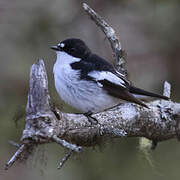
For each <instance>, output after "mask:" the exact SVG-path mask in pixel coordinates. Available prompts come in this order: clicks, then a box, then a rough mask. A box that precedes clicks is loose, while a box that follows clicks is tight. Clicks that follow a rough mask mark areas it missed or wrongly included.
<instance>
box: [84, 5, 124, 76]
mask: <svg viewBox="0 0 180 180" xmlns="http://www.w3.org/2000/svg"><path fill="white" fill-rule="evenodd" d="M83 8H84V10H85V11H86V12H87V14H88V15H89V16H90V17H91V19H92V20H93V21H94V22H95V23H96V24H97V25H98V26H99V27H100V28H101V30H102V31H103V32H104V34H105V35H106V37H107V38H108V40H109V42H110V44H111V48H112V50H113V52H114V53H113V55H114V66H115V68H116V70H117V71H118V72H120V73H122V74H123V75H126V74H127V72H126V70H125V63H126V53H125V52H124V51H123V50H122V47H121V43H120V41H119V39H118V37H117V35H116V33H115V31H114V29H113V28H112V27H111V26H110V25H109V24H108V23H107V22H106V21H105V20H104V19H103V18H102V17H101V16H100V15H99V14H97V13H96V12H95V11H94V10H93V9H91V8H90V7H89V6H88V5H87V4H86V3H83Z"/></svg>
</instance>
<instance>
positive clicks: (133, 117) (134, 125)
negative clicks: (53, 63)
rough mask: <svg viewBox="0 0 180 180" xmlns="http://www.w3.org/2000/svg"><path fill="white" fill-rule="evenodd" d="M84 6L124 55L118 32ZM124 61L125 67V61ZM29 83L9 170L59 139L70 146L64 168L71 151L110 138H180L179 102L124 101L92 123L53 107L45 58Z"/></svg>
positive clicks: (96, 115) (113, 44)
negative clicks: (31, 151) (142, 103)
mask: <svg viewBox="0 0 180 180" xmlns="http://www.w3.org/2000/svg"><path fill="white" fill-rule="evenodd" d="M83 7H84V9H85V11H87V12H88V14H89V15H90V16H92V18H93V21H95V22H96V23H97V24H98V25H99V26H100V27H101V29H102V30H103V32H104V33H105V34H106V36H107V38H108V39H109V40H110V42H111V47H112V49H113V51H114V53H115V54H116V57H121V56H120V55H119V52H120V51H121V45H120V43H119V40H118V39H117V37H116V35H115V31H114V30H113V29H112V28H111V27H110V26H109V25H108V24H107V23H106V22H105V21H104V20H103V19H102V18H100V17H99V15H97V13H95V12H94V11H93V10H92V9H91V8H90V7H89V6H87V5H86V4H83ZM108 31H110V32H108ZM116 49H118V53H117V50H116ZM116 60H117V59H116ZM121 63H122V64H123V66H124V63H125V61H124V60H123V62H121ZM122 64H121V65H122ZM120 68H122V67H121V66H120ZM122 71H123V72H124V70H123V69H122ZM29 86H30V88H29V94H28V100H27V107H26V125H25V129H24V131H23V134H22V138H21V142H22V144H21V145H20V147H19V149H18V151H17V152H16V153H15V154H14V156H13V157H12V158H11V159H10V161H9V162H8V163H7V164H6V166H5V168H6V169H8V168H9V167H10V166H11V165H12V164H13V163H14V162H15V161H16V160H18V159H21V158H24V157H28V155H29V151H28V150H29V149H33V148H34V147H35V146H37V145H38V144H42V143H50V142H56V143H58V144H60V145H61V146H63V147H65V148H67V149H68V152H67V154H66V156H65V157H64V158H63V159H62V160H61V162H60V164H59V166H58V167H59V168H61V167H62V165H63V164H64V162H65V161H67V159H68V158H69V157H70V155H71V154H72V152H74V151H75V152H81V150H82V146H94V145H96V144H99V143H100V142H101V141H105V140H106V139H108V138H119V137H146V138H148V139H151V140H153V141H154V142H157V141H163V140H167V139H170V138H176V137H178V139H179V137H180V136H179V135H180V133H179V132H180V123H179V122H180V103H176V102H172V101H164V100H156V101H152V102H149V103H148V106H149V107H150V109H147V108H143V107H140V106H138V105H136V104H132V103H124V104H121V105H120V106H118V107H115V108H112V109H110V110H107V111H104V112H100V113H97V114H94V115H93V117H95V118H96V119H97V120H98V124H97V125H91V124H90V122H89V121H88V119H87V118H86V117H85V116H84V115H81V114H70V113H63V112H61V111H59V110H58V109H57V108H52V106H51V105H50V95H49V91H48V79H47V74H46V69H45V65H44V62H43V60H39V61H38V62H37V63H36V64H33V65H32V67H31V72H30V84H29ZM164 94H165V95H166V96H170V85H169V84H168V83H167V82H166V83H165V88H164ZM27 152H28V153H27Z"/></svg>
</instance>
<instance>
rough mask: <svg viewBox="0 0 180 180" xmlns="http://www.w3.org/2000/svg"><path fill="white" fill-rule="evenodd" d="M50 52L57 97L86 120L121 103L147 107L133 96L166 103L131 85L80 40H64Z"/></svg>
mask: <svg viewBox="0 0 180 180" xmlns="http://www.w3.org/2000/svg"><path fill="white" fill-rule="evenodd" d="M51 49H53V50H55V51H56V53H57V60H56V63H55V64H54V68H53V72H54V80H55V87H56V90H57V92H58V94H59V95H60V97H61V99H62V100H64V101H65V102H66V103H67V104H69V105H70V106H72V107H74V108H76V109H77V110H79V111H81V112H82V113H84V114H85V115H86V116H87V117H91V114H92V113H96V112H100V111H103V110H105V109H108V108H111V107H114V106H116V105H118V104H120V103H122V100H125V101H129V102H132V103H136V104H139V105H141V106H143V107H146V108H147V107H148V106H147V105H146V104H144V103H143V102H142V101H141V100H139V99H138V98H136V96H135V95H144V96H151V97H157V98H162V99H165V100H168V97H166V96H161V95H158V94H155V93H151V92H147V91H145V90H142V89H139V88H137V87H134V86H132V85H131V83H130V82H129V81H128V80H127V79H126V78H125V76H124V75H123V74H121V73H119V72H117V71H116V70H115V69H114V67H113V66H112V65H111V64H110V63H108V62H107V61H106V60H105V59H103V58H101V57H100V56H98V55H96V54H93V53H92V52H91V50H90V49H89V48H88V47H87V45H86V44H85V43H84V42H83V41H82V40H80V39H66V40H64V41H62V42H60V43H59V44H58V45H57V46H52V47H51Z"/></svg>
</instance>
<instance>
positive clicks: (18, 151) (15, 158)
mask: <svg viewBox="0 0 180 180" xmlns="http://www.w3.org/2000/svg"><path fill="white" fill-rule="evenodd" d="M25 149H26V146H25V144H22V145H21V146H20V148H19V149H18V150H17V151H16V153H15V154H14V155H13V156H12V158H11V159H10V160H9V161H8V162H7V164H6V165H5V168H4V169H5V170H8V169H9V168H10V167H11V166H12V165H13V164H14V162H15V161H16V160H17V159H19V158H20V156H21V154H22V153H23V151H24V150H25Z"/></svg>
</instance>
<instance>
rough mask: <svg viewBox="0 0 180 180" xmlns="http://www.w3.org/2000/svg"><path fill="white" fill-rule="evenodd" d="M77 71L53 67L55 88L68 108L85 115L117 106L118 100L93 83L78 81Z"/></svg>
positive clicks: (64, 67) (63, 67) (58, 66)
mask: <svg viewBox="0 0 180 180" xmlns="http://www.w3.org/2000/svg"><path fill="white" fill-rule="evenodd" d="M78 73H79V72H78V71H77V70H72V69H71V68H70V66H69V65H67V64H66V65H63V66H60V65H58V63H56V64H55V65H54V80H55V87H56V90H57V92H58V94H59V95H60V97H61V99H62V100H64V101H65V102H66V103H67V104H69V105H70V106H72V107H74V108H76V109H78V110H80V111H81V112H83V113H85V112H88V111H91V112H93V113H95V112H99V111H102V110H104V109H107V108H110V107H113V106H115V105H117V104H118V103H119V102H120V100H119V99H117V98H114V97H112V96H110V95H108V94H107V93H106V92H105V91H104V90H103V89H102V88H101V87H99V86H98V85H97V84H96V83H95V82H91V81H88V82H87V81H85V80H78V79H77V78H78V77H79V75H78Z"/></svg>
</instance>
